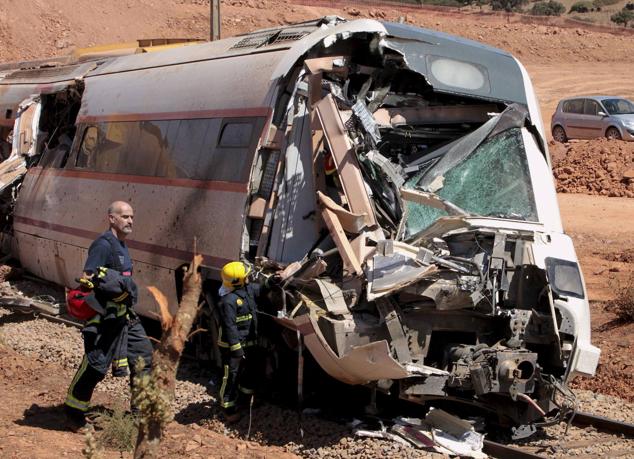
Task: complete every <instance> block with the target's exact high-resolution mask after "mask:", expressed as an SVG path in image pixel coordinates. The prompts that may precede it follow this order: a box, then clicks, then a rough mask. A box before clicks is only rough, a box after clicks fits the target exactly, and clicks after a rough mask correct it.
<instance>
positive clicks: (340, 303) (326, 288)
mask: <svg viewBox="0 0 634 459" xmlns="http://www.w3.org/2000/svg"><path fill="white" fill-rule="evenodd" d="M315 283H316V284H317V286H318V287H319V291H320V292H321V296H322V297H323V298H324V304H325V305H326V308H327V309H328V312H330V313H331V314H334V315H343V314H348V313H349V312H350V311H349V310H348V305H347V304H346V301H345V298H344V296H343V292H342V291H341V289H340V288H339V287H337V285H335V284H333V283H332V282H328V281H326V280H324V279H315Z"/></svg>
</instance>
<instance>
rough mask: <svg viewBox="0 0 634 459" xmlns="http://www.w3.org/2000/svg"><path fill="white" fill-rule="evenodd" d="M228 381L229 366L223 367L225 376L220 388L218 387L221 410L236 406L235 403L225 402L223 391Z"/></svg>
mask: <svg viewBox="0 0 634 459" xmlns="http://www.w3.org/2000/svg"><path fill="white" fill-rule="evenodd" d="M228 381H229V365H225V374H224V376H223V377H222V386H220V394H219V395H220V400H221V402H220V405H221V406H222V407H223V408H230V407H232V406H234V405H235V404H236V402H235V401H230V402H226V401H225V390H226V389H227V382H228Z"/></svg>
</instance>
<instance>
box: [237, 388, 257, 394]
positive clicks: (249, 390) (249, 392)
mask: <svg viewBox="0 0 634 459" xmlns="http://www.w3.org/2000/svg"><path fill="white" fill-rule="evenodd" d="M238 390H239V391H240V392H242V393H243V394H246V395H251V394H253V389H247V388H246V387H242V386H238Z"/></svg>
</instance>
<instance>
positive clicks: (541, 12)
mask: <svg viewBox="0 0 634 459" xmlns="http://www.w3.org/2000/svg"><path fill="white" fill-rule="evenodd" d="M565 12H566V7H565V6H564V5H563V3H559V2H557V1H555V0H548V1H547V2H537V3H534V4H533V7H532V8H531V10H530V13H531V14H532V15H534V16H561V15H562V14H564V13H565Z"/></svg>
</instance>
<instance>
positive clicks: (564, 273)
mask: <svg viewBox="0 0 634 459" xmlns="http://www.w3.org/2000/svg"><path fill="white" fill-rule="evenodd" d="M546 270H547V271H548V280H549V281H550V287H551V288H552V290H553V292H555V293H556V294H557V295H560V296H572V297H575V298H582V299H583V298H584V297H585V294H584V291H583V282H582V281H581V272H580V271H579V265H578V264H577V263H575V262H572V261H568V260H561V259H559V258H551V257H548V258H546Z"/></svg>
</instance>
